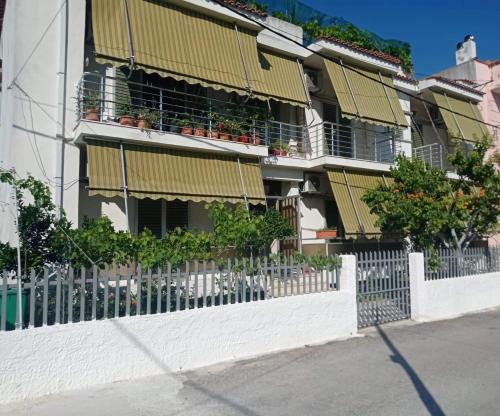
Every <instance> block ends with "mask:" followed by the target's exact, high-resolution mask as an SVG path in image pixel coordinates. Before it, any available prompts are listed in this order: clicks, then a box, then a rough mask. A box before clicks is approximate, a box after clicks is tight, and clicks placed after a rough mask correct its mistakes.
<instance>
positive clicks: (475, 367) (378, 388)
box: [0, 310, 500, 416]
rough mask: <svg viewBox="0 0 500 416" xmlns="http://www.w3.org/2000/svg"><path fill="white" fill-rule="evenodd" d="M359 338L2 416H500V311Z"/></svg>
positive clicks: (101, 390)
mask: <svg viewBox="0 0 500 416" xmlns="http://www.w3.org/2000/svg"><path fill="white" fill-rule="evenodd" d="M242 328H244V326H243V327H242ZM363 334H364V336H363V337H357V338H353V339H350V340H347V341H340V342H332V343H329V344H325V345H321V346H314V347H305V348H301V349H297V350H293V351H288V352H283V353H278V354H273V355H268V356H265V357H260V358H256V359H251V360H247V361H240V362H237V363H231V364H225V365H220V366H218V367H211V368H206V369H203V370H198V371H193V372H189V373H184V374H181V375H172V374H165V375H161V376H155V377H148V378H144V379H139V380H135V381H131V382H119V383H113V384H109V385H104V386H99V387H93V388H91V389H87V390H82V391H77V392H68V393H64V394H59V395H54V396H47V397H45V398H41V399H37V400H33V401H32V402H24V403H17V404H13V405H8V406H4V407H0V415H2V416H3V415H9V416H18V415H36V416H49V415H50V416H58V415H64V416H66V415H72V416H89V415H99V416H100V415H103V416H118V415H120V416H129V415H130V416H137V415H152V416H156V415H162V416H163V415H167V416H169V415H182V416H186V415H203V416H210V415H217V416H226V415H245V416H258V415H273V416H274V415H277V416H279V415H283V416H285V415H286V416H290V415H306V416H315V415H384V416H391V415H398V416H401V415H405V416H407V415H429V414H431V415H467V416H468V415H474V416H476V415H491V416H498V415H500V310H495V311H489V312H486V313H481V314H475V315H468V316H465V317H461V318H458V319H455V320H449V321H441V322H434V323H428V324H418V325H417V324H413V323H411V322H408V321H407V322H405V323H398V324H397V325H389V326H382V327H380V328H370V329H368V330H365V331H364V332H363ZM124 364H125V363H124Z"/></svg>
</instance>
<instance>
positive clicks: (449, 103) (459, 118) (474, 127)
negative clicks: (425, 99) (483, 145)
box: [432, 91, 488, 141]
mask: <svg viewBox="0 0 500 416" xmlns="http://www.w3.org/2000/svg"><path fill="white" fill-rule="evenodd" d="M432 95H433V97H434V100H436V104H437V105H438V106H439V107H440V108H439V112H440V113H441V116H442V117H443V120H444V123H445V124H446V128H447V129H448V133H449V135H450V136H451V137H455V138H460V139H464V140H467V141H477V140H478V139H480V138H482V137H483V136H484V135H486V134H488V130H487V128H486V126H485V124H484V122H483V118H482V117H481V113H480V112H479V109H478V108H477V106H476V105H475V104H472V103H471V102H470V101H465V100H461V99H459V98H455V97H452V96H449V95H447V94H446V93H444V92H435V91H433V92H432ZM449 110H451V111H453V112H455V113H452V112H451V111H449ZM457 113H460V114H457Z"/></svg>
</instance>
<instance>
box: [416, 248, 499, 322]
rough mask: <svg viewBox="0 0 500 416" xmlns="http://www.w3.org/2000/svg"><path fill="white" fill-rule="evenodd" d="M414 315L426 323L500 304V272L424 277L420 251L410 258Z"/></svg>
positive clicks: (417, 319)
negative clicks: (434, 277)
mask: <svg viewBox="0 0 500 416" xmlns="http://www.w3.org/2000/svg"><path fill="white" fill-rule="evenodd" d="M409 262H410V263H409V265H410V290H411V318H412V319H413V320H415V321H419V322H426V321H434V320H439V319H449V318H454V317H457V316H460V315H463V314H465V313H471V312H477V311H480V310H483V309H488V308H493V307H497V306H500V272H496V273H485V274H481V275H474V276H466V277H456V278H449V279H439V280H427V281H426V280H424V260H423V255H422V254H421V253H412V254H410V258H409Z"/></svg>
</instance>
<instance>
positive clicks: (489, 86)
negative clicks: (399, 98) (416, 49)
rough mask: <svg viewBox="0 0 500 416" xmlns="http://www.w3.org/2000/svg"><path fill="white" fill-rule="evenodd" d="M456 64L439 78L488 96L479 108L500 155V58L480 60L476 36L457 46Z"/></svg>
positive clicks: (468, 37) (485, 96) (466, 38)
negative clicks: (465, 85) (468, 86)
mask: <svg viewBox="0 0 500 416" xmlns="http://www.w3.org/2000/svg"><path fill="white" fill-rule="evenodd" d="M455 60H456V65H455V66H453V67H451V68H448V69H445V70H443V71H441V72H439V73H438V74H436V75H441V76H443V77H446V78H449V79H452V80H456V81H461V82H463V83H466V84H470V85H471V86H473V87H475V88H476V89H477V90H479V91H481V92H483V93H484V97H483V101H482V102H481V103H480V104H479V109H480V110H481V114H482V116H483V119H484V121H485V122H486V123H489V124H493V125H494V126H497V127H491V126H488V128H489V130H490V133H491V135H492V137H493V139H494V141H495V148H496V151H499V152H500V59H497V60H495V61H483V60H481V59H479V58H478V57H477V52H476V41H475V40H474V36H471V35H468V36H466V37H465V39H464V41H463V42H460V43H459V44H458V45H457V50H456V52H455Z"/></svg>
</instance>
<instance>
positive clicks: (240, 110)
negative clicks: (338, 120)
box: [77, 73, 305, 155]
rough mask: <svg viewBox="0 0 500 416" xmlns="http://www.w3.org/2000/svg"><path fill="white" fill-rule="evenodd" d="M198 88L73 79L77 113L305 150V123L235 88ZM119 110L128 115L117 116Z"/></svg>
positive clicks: (100, 77) (91, 76) (284, 149)
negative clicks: (282, 117) (275, 114)
mask: <svg viewBox="0 0 500 416" xmlns="http://www.w3.org/2000/svg"><path fill="white" fill-rule="evenodd" d="M198 90H200V91H204V93H203V94H192V93H188V92H185V91H184V88H183V86H182V84H180V83H179V87H178V89H175V88H164V87H161V86H157V85H154V84H150V83H149V84H146V83H139V82H134V81H131V80H127V79H125V78H123V77H122V78H120V77H109V76H104V75H101V74H97V73H86V74H84V75H83V77H82V79H81V80H80V82H79V85H78V96H77V112H78V117H79V119H80V120H82V119H84V120H89V121H98V122H103V123H120V124H122V123H124V122H125V121H126V122H127V123H128V124H127V126H129V127H133V126H139V127H140V126H144V123H142V124H140V123H139V120H140V119H144V120H145V123H146V125H145V128H147V129H150V130H156V131H162V132H170V133H179V134H184V135H190V136H193V137H206V138H210V139H214V140H232V141H240V142H244V143H250V144H254V145H266V146H272V147H273V148H275V149H276V150H278V149H280V150H282V152H279V154H281V153H283V155H285V154H286V155H289V154H292V155H293V154H298V155H300V154H302V153H303V152H304V149H303V142H304V133H305V131H304V127H303V126H302V125H297V124H291V123H286V122H282V121H276V120H273V119H272V117H271V116H270V113H269V109H268V107H267V104H265V103H263V102H262V101H260V102H259V101H258V100H256V99H250V100H245V99H243V98H235V97H234V94H233V95H230V94H227V97H226V98H227V99H221V96H222V94H225V93H222V92H217V94H215V93H211V92H210V90H209V89H207V88H199V89H198ZM210 95H216V96H217V97H218V98H215V97H212V96H210ZM239 101H241V102H239ZM122 116H133V117H132V118H131V119H127V120H125V121H121V119H120V118H121V117H122ZM122 120H123V119H122ZM276 153H278V152H276Z"/></svg>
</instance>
